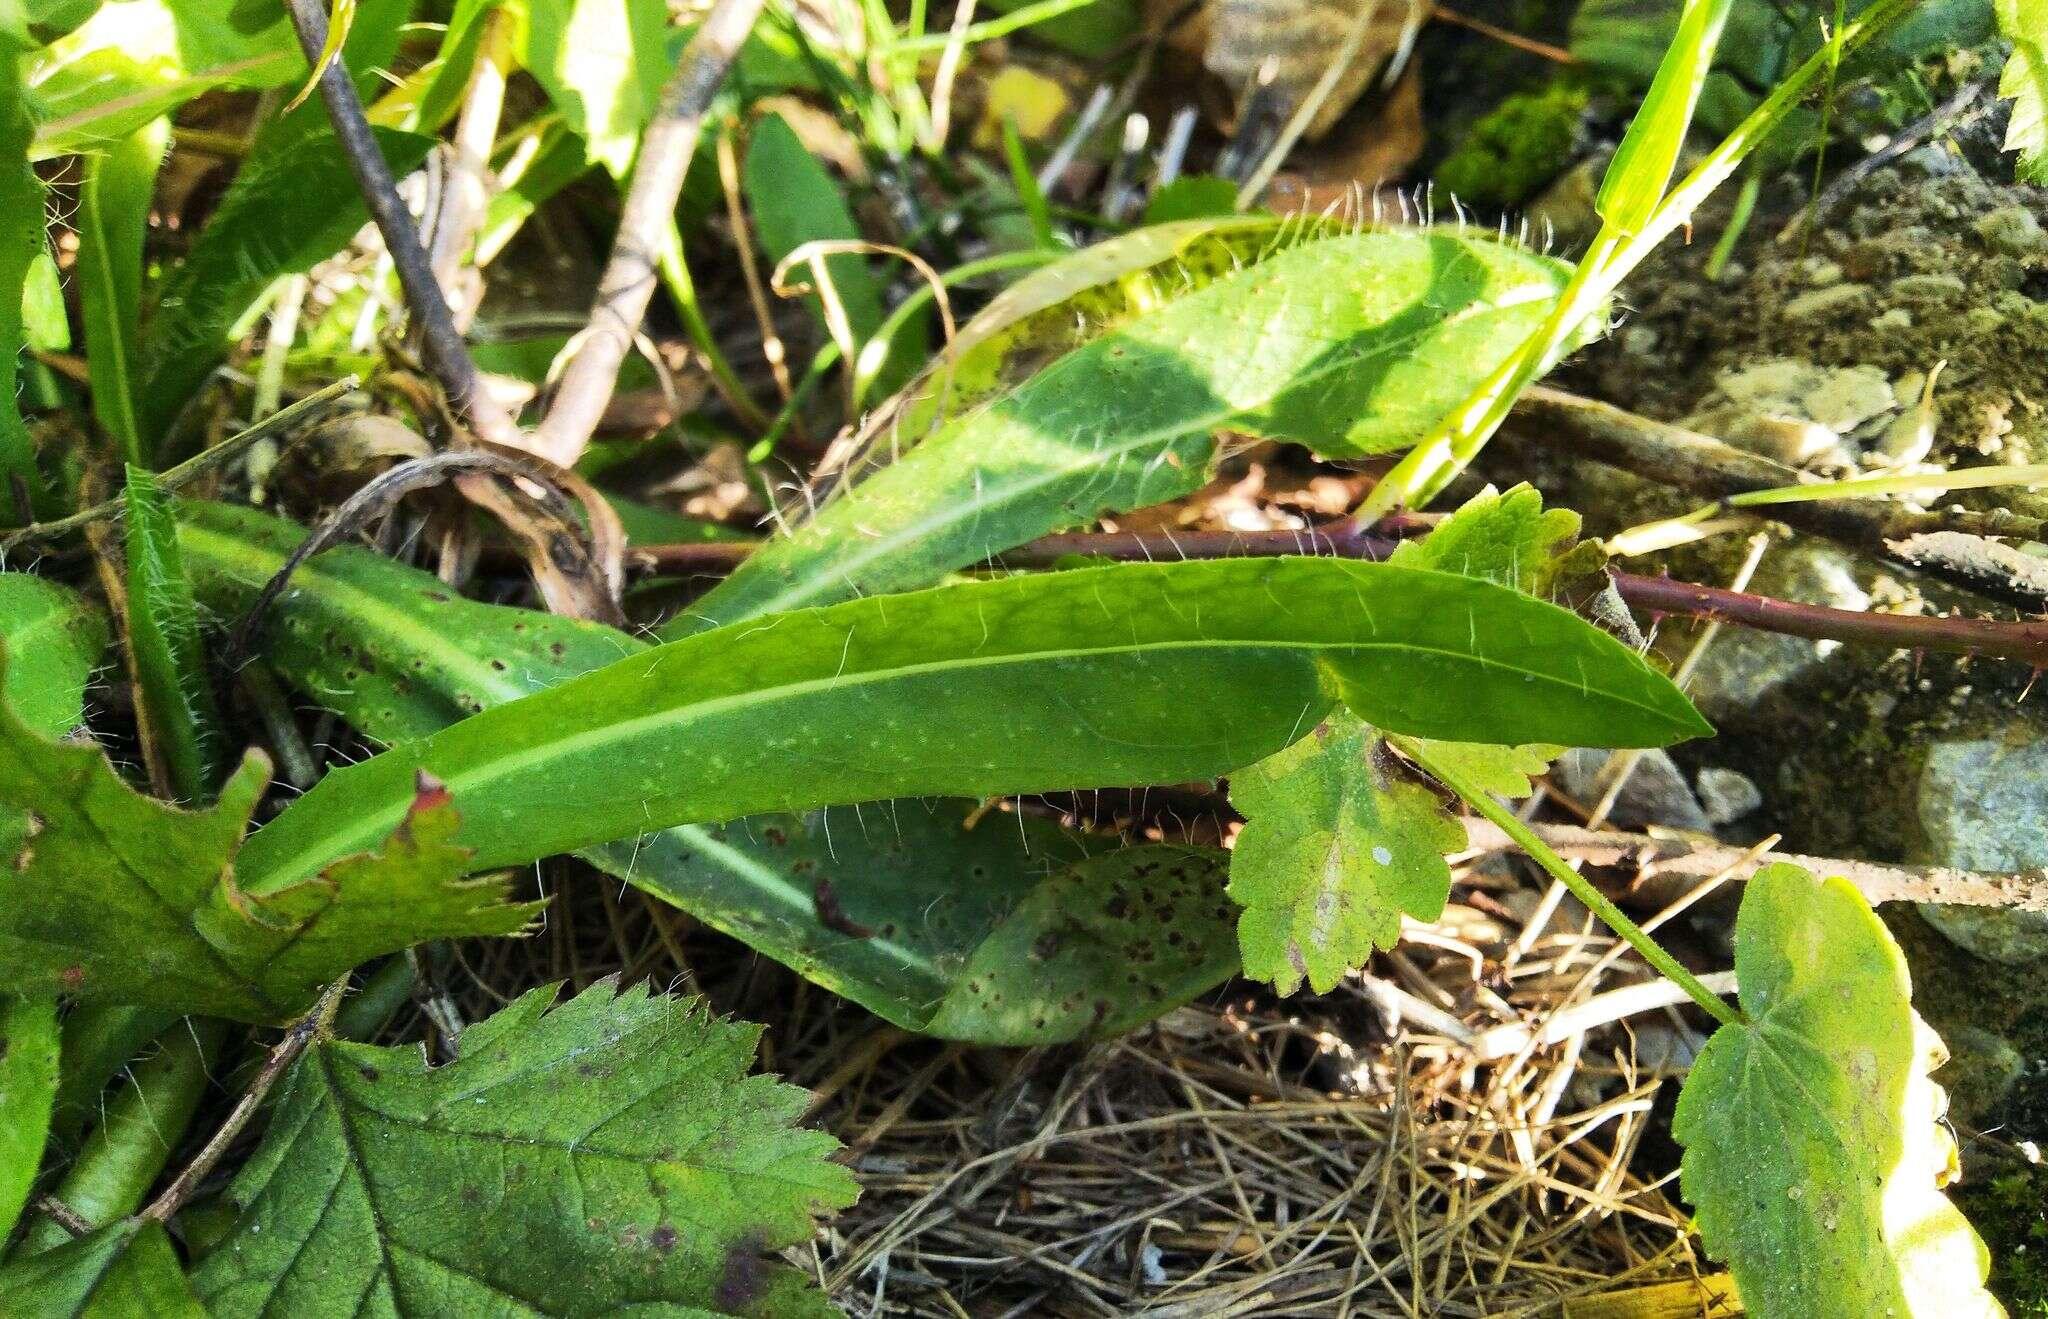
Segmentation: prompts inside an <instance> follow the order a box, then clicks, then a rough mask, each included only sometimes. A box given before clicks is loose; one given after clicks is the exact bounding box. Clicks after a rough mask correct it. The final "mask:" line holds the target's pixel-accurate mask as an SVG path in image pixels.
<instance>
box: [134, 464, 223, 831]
mask: <svg viewBox="0 0 2048 1319" xmlns="http://www.w3.org/2000/svg"><path fill="white" fill-rule="evenodd" d="M123 501H124V506H125V507H126V509H127V514H128V516H127V524H126V525H127V531H128V547H127V548H128V650H129V654H130V655H131V656H132V657H133V659H134V662H135V685H136V691H137V695H138V697H139V698H140V699H139V701H138V704H139V706H140V709H141V717H142V723H143V727H144V730H145V733H146V735H147V736H148V737H149V738H150V739H151V740H152V742H153V743H154V744H155V746H156V748H157V751H158V753H159V754H160V755H161V756H162V757H163V763H164V764H165V766H166V767H167V768H168V770H169V774H170V778H169V782H170V783H171V784H172V785H174V786H175V788H176V790H177V794H178V796H179V797H180V798H182V799H183V800H186V801H203V800H205V799H206V798H207V797H209V796H210V795H212V793H213V790H214V788H215V787H216V786H217V785H218V784H219V783H220V782H221V780H222V779H223V778H225V777H226V776H227V759H228V756H227V746H226V742H225V739H224V738H223V736H222V733H221V722H220V710H219V709H218V708H217V707H216V705H215V703H214V699H213V680H212V678H211V677H210V676H209V675H208V674H207V671H206V657H205V655H204V654H203V653H202V652H201V650H200V647H199V617H198V613H197V611H196V607H195V606H194V604H193V602H192V581H191V578H189V577H188V576H187V575H186V573H185V556H184V553H183V551H182V550H180V549H179V547H178V527H177V524H176V523H175V522H174V521H172V519H171V511H170V506H169V504H168V503H167V502H166V497H165V495H164V492H163V490H162V489H161V488H160V487H159V486H158V485H157V483H156V478H155V477H153V476H151V475H150V474H149V472H148V471H147V470H146V469H144V468H141V467H137V466H135V465H133V464H130V465H129V467H128V484H127V487H126V489H125V491H124V493H123Z"/></svg>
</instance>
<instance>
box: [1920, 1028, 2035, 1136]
mask: <svg viewBox="0 0 2048 1319" xmlns="http://www.w3.org/2000/svg"><path fill="white" fill-rule="evenodd" d="M1942 1043H1943V1044H1946V1045H1947V1046H1948V1051H1949V1056H1948V1061H1947V1062H1945V1063H1943V1064H1942V1065H1941V1067H1940V1068H1939V1069H1938V1070H1937V1071H1936V1072H1935V1073H1934V1079H1935V1080H1936V1081H1938V1082H1940V1083H1941V1086H1942V1088H1943V1089H1945V1090H1947V1091H1948V1106H1949V1112H1950V1114H1951V1115H1953V1116H1954V1117H1956V1118H1957V1119H1959V1120H1961V1121H1964V1122H1969V1123H1972V1124H1974V1123H1976V1122H1977V1120H1978V1119H1980V1118H1983V1117H1986V1116H1988V1115H1989V1114H1990V1113H1991V1111H1992V1110H1993V1109H1995V1108H1997V1107H1998V1105H1999V1103H2000V1102H2001V1101H2003V1100H2004V1099H2005V1097H2006V1095H2007V1094H2009V1093H2011V1091H2012V1087H2013V1083H2014V1082H2015V1081H2017V1080H2019V1079H2020V1077H2021V1076H2023V1075H2025V1073H2026V1070H2027V1063H2026V1059H2025V1058H2023V1057H2021V1056H2020V1051H2019V1050H2018V1049H2016V1048H2014V1047H2013V1045H2012V1041H2010V1040H2008V1039H2006V1038H2005V1037H2004V1036H2003V1035H2000V1034H1998V1033H1997V1032H1996V1031H1989V1030H1986V1029H1984V1028H1983V1027H1982V1026H1952V1027H1950V1028H1949V1030H1948V1032H1947V1033H1946V1034H1945V1035H1944V1036H1943V1037H1942Z"/></svg>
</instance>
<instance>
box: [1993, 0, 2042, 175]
mask: <svg viewBox="0 0 2048 1319" xmlns="http://www.w3.org/2000/svg"><path fill="white" fill-rule="evenodd" d="M1993 7H1994V8H1995V9H1996V10H1997V12H1998V30H1999V32H2000V33H2001V34H2002V35H2003V36H2004V37H2005V39H2006V40H2007V41H2010V42H2011V43H2012V54H2011V55H2010V56H2009V57H2008V58H2007V59H2006V62H2005V72H2004V73H2003V74H2002V75H2000V77H1999V80H1998V94H1999V95H2000V96H2003V97H2006V98H2008V99H2010V100H2011V101H2012V120H2011V121H2010V122H2009V123H2008V124H2007V125H2006V129H2005V149H2006V150H2007V151H2017V152H2019V153H2020V161H2019V175H2020V177H2021V178H2022V179H2024V180H2026V181H2027V182H2028V183H2048V0H1996V3H1995V5H1994V6H1993Z"/></svg>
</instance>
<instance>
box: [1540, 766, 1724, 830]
mask: <svg viewBox="0 0 2048 1319" xmlns="http://www.w3.org/2000/svg"><path fill="white" fill-rule="evenodd" d="M1611 766H1613V767H1614V769H1615V770H1618V768H1619V767H1618V766H1615V763H1614V753H1613V752H1609V751H1592V750H1587V749H1585V748H1575V749H1573V750H1571V751H1567V752H1565V753H1564V755H1563V756H1561V757H1559V758H1558V761H1557V766H1556V768H1555V769H1554V770H1553V771H1552V774H1553V775H1554V776H1555V781H1556V783H1557V785H1558V786H1559V787H1560V788H1562V789H1563V790H1564V792H1565V794H1566V795H1567V796H1569V797H1571V798H1572V799H1573V800H1574V801H1577V802H1579V803H1581V804H1582V805H1585V806H1592V805H1594V804H1596V803H1598V802H1599V801H1600V800H1601V799H1603V798H1604V797H1606V795H1607V793H1608V791H1609V790H1610V789H1611V788H1612V787H1613V786H1614V780H1613V772H1612V771H1611V770H1610V767H1611ZM1607 819H1608V822H1609V823H1610V824H1613V825H1616V826H1618V827H1620V828H1623V829H1637V828H1641V827H1642V826H1644V825H1648V824H1657V825H1663V826H1665V827H1666V828H1670V829H1689V830H1692V831H1693V832H1695V833H1706V832H1708V831H1709V830H1710V829H1712V828H1713V824H1712V822H1711V821H1709V820H1708V819H1707V814H1706V812H1705V811H1703V810H1701V809H1700V803H1699V799H1698V798H1696V797H1694V796H1693V795H1692V785H1691V784H1689V783H1687V782H1686V781H1685V774H1684V773H1683V772H1682V771H1681V770H1680V769H1679V768H1678V765H1677V762H1675V761H1673V760H1672V759H1671V757H1670V756H1669V755H1668V754H1666V753H1665V752H1662V751H1644V752H1641V753H1638V754H1636V756H1635V764H1634V767H1633V768H1631V769H1630V770H1629V774H1628V779H1627V780H1626V782H1624V783H1623V785H1622V789H1621V793H1620V795H1619V796H1617V797H1616V798H1615V799H1614V807H1613V809H1612V810H1610V811H1609V812H1608V815H1607Z"/></svg>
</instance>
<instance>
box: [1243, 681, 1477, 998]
mask: <svg viewBox="0 0 2048 1319" xmlns="http://www.w3.org/2000/svg"><path fill="white" fill-rule="evenodd" d="M1230 804H1231V805H1232V806H1235V807H1236V808H1237V809H1238V811H1239V812H1240V813H1242V814H1243V815H1244V817H1245V826H1244V829H1243V831H1242V832H1240V833H1239V834H1238V836H1237V845H1236V848H1235V850H1234V851H1233V852H1232V853H1231V861H1230V896H1231V897H1232V898H1233V899H1235V900H1236V902H1237V903H1238V905H1240V906H1241V907H1243V908H1244V914H1243V915H1242V916H1241V917H1240V918H1239V920H1238V941H1239V945H1240V947H1241V949H1242V951H1243V956H1244V970H1245V974H1246V975H1249V976H1253V977H1255V978H1257V979H1260V980H1265V981H1268V982H1270V983H1271V984H1272V985H1273V987H1274V988H1275V989H1277V990H1278V991H1279V992H1281V993H1283V994H1291V993H1293V992H1294V991H1295V990H1297V989H1299V988H1300V987H1301V983H1302V981H1303V980H1304V979H1306V980H1307V981H1308V983H1309V987H1310V988H1311V989H1313V990H1315V992H1317V993H1319V994H1320V993H1326V992H1328V991H1329V990H1330V989H1331V988H1333V987H1334V986H1335V985H1336V984H1337V982H1338V981H1339V980H1340V979H1342V978H1343V977H1344V975H1345V973H1347V972H1349V971H1350V970H1352V969H1353V968H1354V967H1357V966H1361V965H1363V964H1364V963H1365V962H1366V960H1367V959H1368V958H1370V957H1371V956H1372V954H1373V950H1374V949H1376V948H1391V947H1393V946H1394V945H1395V944H1396V943H1398V942H1399V941H1400V938H1401V917H1402V916H1403V915H1407V916H1412V917H1414V918H1415V919H1416V920H1419V921H1433V920H1435V919H1436V918H1437V917H1438V916H1440V915H1442V914H1443V908H1444V900H1445V899H1446V898H1447V897H1449V896H1450V891H1451V867H1450V864H1449V863H1448V862H1446V861H1445V860H1444V854H1445V853H1447V852H1454V851H1457V850H1458V849H1459V848H1460V847H1462V846H1464V843H1465V831H1464V830H1463V829H1462V828H1460V827H1459V825H1458V822H1457V821H1456V820H1455V819H1453V818H1452V817H1451V815H1450V813H1449V812H1448V811H1446V810H1445V809H1444V806H1443V803H1442V802H1441V801H1440V800H1439V799H1438V798H1437V796H1436V794H1434V793H1432V792H1431V791H1430V790H1429V789H1428V788H1425V787H1423V786H1422V785H1421V784H1419V783H1415V782H1413V781H1410V780H1408V779H1405V778H1403V777H1402V773H1401V768H1400V765H1399V762H1398V761H1397V760H1396V759H1395V757H1394V756H1393V754H1392V753H1391V752H1389V751H1388V750H1387V747H1386V742H1385V740H1384V739H1383V738H1382V737H1381V735H1380V734H1379V733H1378V732H1376V731H1374V730H1373V729H1372V728H1370V727H1368V726H1366V725H1365V724H1363V723H1361V722H1359V721H1358V720H1357V719H1356V718H1353V717H1350V716H1348V715H1341V714H1340V715H1335V716H1333V717H1331V718H1330V719H1328V720H1326V721H1324V722H1323V723H1321V724H1319V725H1317V727H1316V729H1315V731H1314V732H1312V733H1310V734H1309V736H1307V737H1305V738H1303V739H1302V740H1301V741H1299V742H1297V743H1295V744H1294V745H1293V746H1291V747H1288V748H1287V749H1286V750H1284V751H1281V752H1279V753H1277V754H1275V755H1272V756H1269V757H1267V758H1266V759H1264V760H1262V761H1260V762H1259V763H1258V764H1256V765H1253V766H1251V767H1249V768H1248V769H1244V770H1240V771H1238V772H1237V773H1236V774H1233V775H1231V776H1230Z"/></svg>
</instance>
